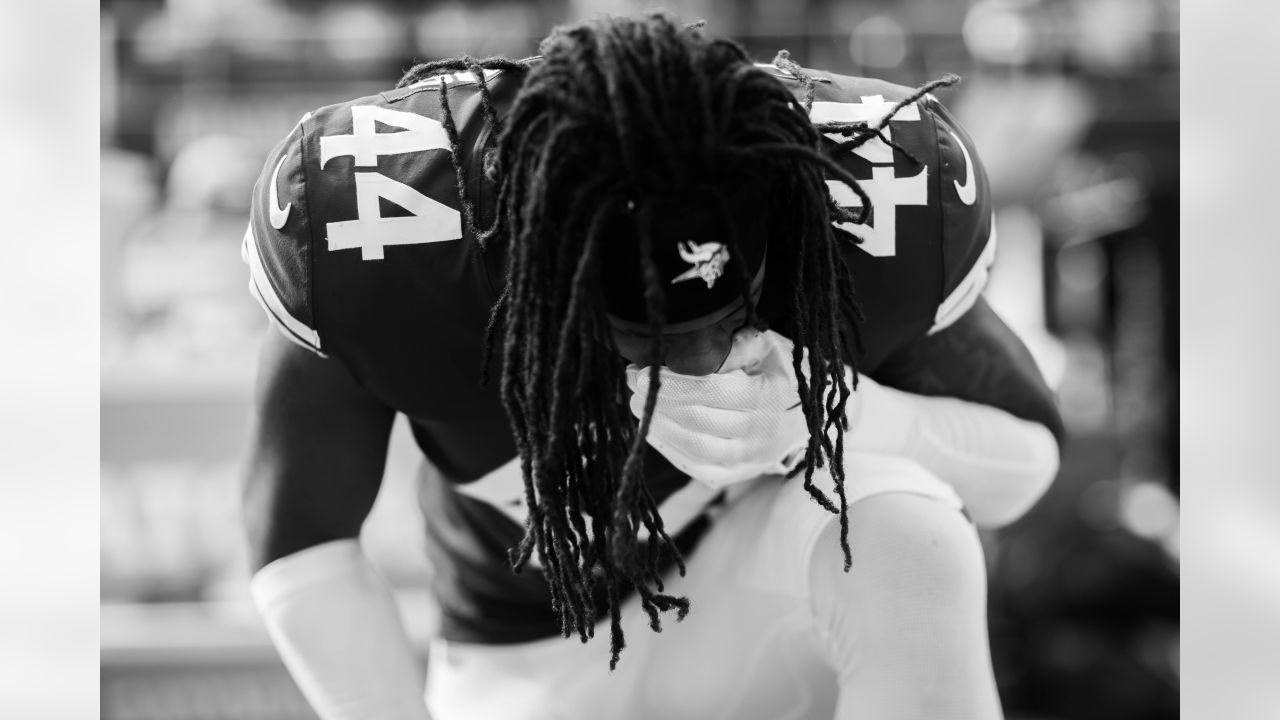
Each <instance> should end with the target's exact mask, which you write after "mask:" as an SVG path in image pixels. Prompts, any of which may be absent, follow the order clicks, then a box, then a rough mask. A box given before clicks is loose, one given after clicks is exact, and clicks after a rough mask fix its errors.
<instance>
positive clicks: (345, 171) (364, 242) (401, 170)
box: [242, 71, 497, 355]
mask: <svg viewBox="0 0 1280 720" xmlns="http://www.w3.org/2000/svg"><path fill="white" fill-rule="evenodd" d="M495 74H497V72H496V71H495ZM442 83H447V84H448V87H449V93H450V97H449V99H450V104H451V106H452V114H453V119H454V122H455V125H456V127H457V130H458V133H459V139H460V140H459V141H460V147H461V149H462V151H463V155H464V157H463V159H462V163H461V164H462V165H463V166H464V169H465V170H466V174H467V175H468V177H469V179H470V180H471V181H476V180H477V179H478V178H479V177H480V173H479V172H478V170H479V169H478V167H476V168H473V167H472V166H478V165H479V163H475V162H473V159H474V156H475V155H476V153H473V152H472V149H473V148H475V147H477V146H478V145H479V143H480V142H481V141H482V140H483V135H484V134H485V130H486V128H485V127H484V121H483V113H481V112H480V111H479V98H478V93H477V92H476V90H475V87H476V83H475V78H474V77H471V76H470V74H469V73H454V74H452V75H444V76H439V77H433V78H430V79H428V80H424V81H422V82H419V83H416V84H414V85H411V86H408V87H405V88H400V89H397V90H392V91H388V92H385V93H381V94H379V95H373V96H368V97H364V98H359V99H357V100H353V101H351V102H348V103H342V104H339V105H331V106H328V107H324V108H321V109H319V110H316V111H314V112H312V113H307V115H306V116H304V117H303V118H302V120H300V121H299V122H298V124H297V126H295V127H294V128H293V130H292V131H291V132H290V133H289V135H288V136H287V137H285V139H284V140H283V141H282V142H281V143H280V144H279V145H277V146H276V147H275V149H274V150H272V151H271V154H270V155H269V156H268V158H267V162H266V164H265V165H264V166H263V170H262V173H261V175H260V176H259V178H258V182H257V184H256V185H255V186H254V191H253V201H252V206H251V211H250V221H249V228H248V231H247V232H246V233H245V238H244V245H243V250H242V254H243V256H244V259H245V262H246V263H248V265H249V268H250V289H251V291H252V292H253V294H254V296H255V297H256V298H257V299H258V300H259V302H260V303H261V304H262V306H263V307H264V308H265V309H266V311H267V315H268V317H269V318H270V319H271V321H272V323H273V324H274V325H276V326H277V327H278V328H279V329H280V330H281V331H282V332H284V333H285V335H286V336H287V337H289V339H291V340H293V341H295V342H298V343H299V344H301V345H303V346H304V347H307V348H308V349H311V350H313V351H315V352H317V353H320V354H322V355H324V354H327V353H328V352H329V351H330V347H329V345H331V344H332V339H331V338H329V337H328V334H327V333H326V327H327V326H326V320H325V318H326V315H325V312H324V309H325V307H333V305H332V303H335V302H341V300H339V299H338V298H337V297H336V295H337V294H338V293H340V292H341V290H342V288H343V287H347V286H348V284H349V283H348V280H350V279H351V278H348V277H346V275H345V274H357V273H361V272H366V271H367V269H368V267H367V266H368V265H369V263H379V262H380V261H382V260H384V259H385V258H386V257H388V256H394V255H395V254H396V253H399V252H411V249H410V247H402V246H422V245H426V244H430V243H438V242H449V241H456V240H460V239H462V237H463V232H464V229H463V223H462V215H461V212H460V204H459V201H458V199H457V173H456V171H455V169H454V162H453V158H452V150H451V148H450V142H449V138H448V135H447V134H446V132H445V130H444V125H443V123H442V117H443V116H442V110H441V107H440V94H439V90H440V86H441V84H442ZM472 176H475V177H472ZM472 199H473V202H476V203H477V204H479V203H480V201H481V200H482V198H481V194H480V193H473V196H472ZM476 209H477V211H480V210H481V208H480V207H477V208H476ZM330 255H335V256H337V255H340V256H341V258H344V259H349V260H350V261H351V262H345V261H344V262H329V261H328V257H329V256H330ZM322 260H324V261H325V262H321V261H322ZM366 261H368V262H366ZM361 266H366V267H364V268H362V267H361Z"/></svg>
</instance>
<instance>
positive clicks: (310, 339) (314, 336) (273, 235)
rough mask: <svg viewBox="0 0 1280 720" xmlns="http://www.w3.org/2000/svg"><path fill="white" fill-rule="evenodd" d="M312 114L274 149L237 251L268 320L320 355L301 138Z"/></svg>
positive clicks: (321, 349)
mask: <svg viewBox="0 0 1280 720" xmlns="http://www.w3.org/2000/svg"><path fill="white" fill-rule="evenodd" d="M310 119H311V113H307V114H306V115H305V116H303V118H302V119H301V120H299V121H298V124H297V125H296V126H294V128H293V130H291V131H290V132H289V134H288V135H287V136H286V137H285V138H284V140H282V141H280V143H279V144H278V145H276V146H275V148H274V149H272V151H271V154H270V155H268V157H267V162H266V163H265V165H264V166H263V169H262V173H261V174H260V175H259V176H258V181H257V183H256V184H255V185H254V188H253V199H252V202H251V205H250V211H249V227H248V228H247V229H246V230H245V233H244V242H243V244H242V245H241V248H240V256H241V258H242V259H243V260H244V262H245V263H246V264H247V265H248V266H249V292H250V294H252V295H253V297H254V299H256V300H257V301H258V303H259V304H260V305H261V306H262V309H263V310H264V311H266V314H267V318H268V319H269V320H270V322H271V324H272V325H273V326H275V327H276V328H277V329H278V330H280V332H282V333H284V335H285V337H287V338H289V339H290V340H292V341H293V342H295V343H297V344H299V345H301V346H303V347H305V348H307V349H308V350H311V351H312V352H316V353H319V354H321V355H324V349H323V345H322V343H321V339H320V333H319V331H318V330H317V323H316V318H315V313H314V304H313V302H312V290H313V286H312V243H311V226H310V213H308V207H307V202H306V174H305V172H304V168H303V154H302V147H303V139H304V137H305V135H306V132H307V124H308V121H309V120H310Z"/></svg>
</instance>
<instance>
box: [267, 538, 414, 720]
mask: <svg viewBox="0 0 1280 720" xmlns="http://www.w3.org/2000/svg"><path fill="white" fill-rule="evenodd" d="M250 588H251V590H252V592H253V598H254V602H255V603H256V604H257V606H258V610H259V612H260V613H261V614H262V617H263V619H264V620H265V622H266V626H267V631H268V632H269V633H270V635H271V639H272V641H273V642H274V643H275V646H276V649H277V651H279V653H280V657H281V658H282V659H283V660H284V663H285V665H286V666H287V667H288V669H289V672H290V674H291V675H292V676H293V679H294V681H295V682H296V683H297V684H298V687H299V688H300V689H301V690H302V694H303V695H304V696H306V698H307V701H308V702H310V703H311V706H312V707H313V708H314V709H315V711H316V713H317V714H318V715H319V716H320V717H321V718H322V719H323V720H427V718H428V715H427V709H426V704H425V703H424V701H423V688H424V684H425V681H424V678H425V673H424V672H423V671H422V668H421V666H420V664H419V662H418V659H417V656H416V655H415V654H414V652H413V648H412V647H411V646H410V644H409V639H408V636H407V635H406V633H405V631H404V626H403V624H402V622H401V619H400V614H399V609H398V608H397V607H396V603H395V598H394V597H393V595H392V593H391V589H390V588H389V587H388V586H387V584H386V581H385V580H383V579H382V577H381V576H380V575H379V574H378V572H377V570H376V569H375V568H374V567H373V565H372V564H371V563H370V562H369V560H368V559H367V558H366V557H365V555H364V553H363V552H362V551H361V549H360V544H359V542H358V541H356V540H336V541H333V542H328V543H324V544H322V545H317V546H315V547H311V548H307V549H306V550H302V551H299V552H297V553H294V554H292V555H288V556H286V557H283V558H280V559H278V560H276V561H274V562H272V563H270V564H269V565H267V566H266V567H264V568H262V569H261V570H259V571H258V572H257V573H256V574H254V576H253V580H252V581H251V583H250Z"/></svg>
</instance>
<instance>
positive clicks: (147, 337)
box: [100, 0, 1181, 720]
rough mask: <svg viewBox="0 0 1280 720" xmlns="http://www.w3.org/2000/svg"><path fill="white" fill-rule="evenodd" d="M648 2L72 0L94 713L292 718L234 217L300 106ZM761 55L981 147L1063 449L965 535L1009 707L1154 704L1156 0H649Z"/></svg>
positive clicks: (1161, 402) (1165, 474)
mask: <svg viewBox="0 0 1280 720" xmlns="http://www.w3.org/2000/svg"><path fill="white" fill-rule="evenodd" d="M647 7H649V5H648V4H646V3H637V2H627V1H625V0H612V1H603V2H592V1H589V0H574V1H569V0H559V1H555V2H550V1H548V2H513V1H506V2H498V1H494V2H467V3H462V2H410V1H409V0H377V1H375V0H368V1H361V2H352V1H339V0H102V3H101V25H100V27H101V44H100V54H101V57H100V61H101V104H100V109H101V125H100V127H101V158H100V167H101V264H100V268H101V270H100V273H101V274H100V282H101V435H100V437H101V551H100V552H101V558H100V561H101V588H100V596H101V603H102V608H101V683H102V685H101V712H102V717H103V718H110V719H113V720H124V719H126V718H129V719H141V718H156V719H165V720H181V719H183V718H223V717H225V718H262V719H264V720H265V719H268V718H269V719H272V720H276V719H279V720H283V719H285V718H312V717H314V716H313V715H312V714H311V713H310V711H309V710H308V709H307V707H306V705H305V703H304V702H303V701H302V699H301V697H300V696H299V695H298V693H297V691H296V690H295V689H294V688H293V686H292V684H291V682H290V681H289V680H288V678H287V675H286V674H285V673H284V670H283V667H282V666H281V665H280V663H279V661H278V659H276V656H275V654H274V651H273V650H272V649H271V647H270V644H269V642H268V640H267V638H266V636H265V633H264V631H263V630H262V628H261V626H260V624H259V623H258V620H257V617H256V614H255V613H254V611H253V609H252V608H251V606H250V604H249V599H248V593H247V581H248V570H247V559H246V553H245V549H244V545H243V540H242V538H241V535H240V529H239V525H238V518H237V501H238V485H239V473H240V472H241V470H242V463H243V451H244V448H245V442H246V439H247V432H248V427H247V424H248V417H249V404H250V397H251V393H252V385H253V380H254V364H255V360H256V346H257V343H258V341H259V339H260V337H261V335H262V333H263V332H264V331H266V329H267V328H266V322H265V319H264V317H263V315H262V312H261V310H260V309H259V308H258V306H257V305H256V303H254V301H253V300H252V299H251V298H250V296H249V294H248V292H247V289H246V283H247V273H246V270H245V268H244V266H243V265H241V262H240V258H239V243H240V238H241V235H242V233H243V231H244V225H245V222H246V218H247V213H248V199H249V194H250V190H251V188H252V185H253V182H254V179H255V178H256V175H257V173H258V171H259V169H260V167H261V163H262V161H263V158H265V156H266V153H267V151H268V150H269V149H270V147H271V146H272V145H273V144H274V143H275V142H276V141H277V140H279V138H280V137H282V136H283V135H284V134H285V133H287V132H288V130H289V129H290V128H291V127H292V126H293V125H294V123H295V122H296V121H297V118H298V117H300V116H301V115H302V114H303V113H304V112H306V111H308V110H311V109H314V108H316V107H319V106H322V105H327V104H330V103H333V102H339V101H343V100H347V99H350V98H354V97H358V96H361V95H367V94H372V93H375V92H378V91H380V90H384V89H386V88H387V87H389V86H391V85H393V84H394V82H395V80H396V79H397V78H398V77H399V75H400V74H401V72H402V71H403V70H404V69H406V68H407V67H408V66H409V65H410V64H411V63H412V62H413V61H414V60H416V59H430V58H435V57H443V56H448V55H452V54H457V53H462V52H469V53H471V54H475V55H486V54H498V53H500V54H507V55H510V56H513V57H523V56H527V55H532V54H534V53H535V52H536V47H537V42H538V40H539V39H540V38H541V37H543V36H544V35H545V34H546V33H547V31H548V30H549V29H550V28H551V27H552V26H553V25H554V24H556V23H559V22H564V21H569V20H574V19H579V18H583V17H587V16H590V15H592V14H595V13H598V12H608V13H614V14H622V13H631V12H636V11H640V10H643V9H646V8H647ZM664 7H666V8H667V9H669V10H672V11H674V12H677V13H678V14H680V15H681V16H682V17H683V18H685V19H687V20H694V19H698V18H705V19H706V20H708V23H709V27H710V30H711V31H712V32H713V33H715V34H718V35H725V36H730V37H734V38H736V39H738V40H740V41H741V42H743V43H744V45H745V46H746V47H747V48H748V50H749V51H750V52H751V53H752V54H753V55H754V56H755V57H756V58H757V59H758V60H759V61H762V62H767V61H769V60H770V59H772V57H773V56H774V54H775V53H776V52H777V51H778V50H779V49H783V48H785V49H788V50H790V51H791V53H792V56H793V57H794V58H795V59H796V60H797V61H799V62H800V63H801V64H802V65H805V66H808V67H814V68H821V69H825V70H830V71H833V72H840V73H847V74H860V75H871V76H877V77H882V78H885V79H888V80H891V81H895V82H899V83H902V84H907V85H918V84H920V83H922V82H924V81H927V80H929V79H932V78H934V77H937V76H939V75H942V74H943V73H946V72H955V73H958V74H960V75H963V76H964V78H965V81H964V83H963V84H961V85H960V86H958V87H957V88H955V89H953V90H948V91H944V93H943V94H942V95H941V99H942V100H943V101H944V102H945V103H947V104H948V105H949V106H951V108H952V109H953V110H954V111H955V112H956V113H957V115H958V116H959V117H960V119H961V120H962V122H963V123H964V124H965V125H966V126H967V127H968V129H969V130H970V133H971V134H972V135H973V137H974V139H975V141H976V143H977V145H978V147H979V148H980V149H981V151H982V154H983V158H984V161H985V163H986V166H987V169H988V171H989V173H990V176H991V181H992V185H993V191H994V194H995V196H996V200H997V203H998V207H997V223H998V226H999V234H1000V240H1001V246H1000V250H999V256H998V258H997V262H996V269H995V272H994V274H993V279H992V283H991V287H990V289H989V291H988V298H989V299H990V301H991V303H992V305H993V306H995V307H996V309H997V310H998V311H999V312H1000V313H1001V314H1002V315H1003V316H1004V317H1005V319H1006V320H1007V321H1008V322H1009V324H1010V325H1012V326H1013V327H1014V328H1015V329H1016V330H1018V332H1019V333H1020V334H1021V335H1022V336H1023V337H1024V339H1025V340H1026V341H1027V343H1028V345H1029V346H1030V347H1031V348H1032V351H1033V354H1034V355H1035V356H1036V358H1037V360H1038V361H1039V362H1040V365H1041V367H1042V369H1043V370H1044V372H1045V375H1046V377H1048V378H1049V380H1050V382H1051V384H1052V385H1053V386H1054V388H1055V389H1056V390H1057V392H1058V395H1059V398H1060V403H1061V407H1062V411H1063V413H1064V415H1065V417H1066V420H1067V424H1068V428H1069V432H1070V440H1069V442H1068V445H1067V449H1066V453H1065V455H1064V458H1063V469H1062V473H1061V475H1060V477H1059V479H1058V481H1057V483H1056V484H1055V485H1054V487H1053V488H1052V489H1051V491H1050V492H1049V494H1048V496H1047V497H1046V498H1045V499H1044V500H1043V501H1042V502H1041V503H1040V504H1039V505H1038V506H1037V507H1036V508H1035V509H1034V510H1033V511H1032V512H1031V513H1030V514H1029V515H1028V516H1027V517H1026V518H1025V519H1023V520H1022V521H1020V522H1019V523H1017V524H1016V525H1015V526H1013V527H1011V528H1008V529H1005V530H1002V531H1000V532H998V533H988V534H987V535H986V536H985V537H984V542H985V544H986V546H987V556H988V561H989V565H990V627H991V636H992V646H993V647H992V649H993V654H994V660H995V664H996V672H997V678H998V682H999V686H1000V691H1001V694H1002V698H1003V701H1004V705H1005V709H1006V712H1007V714H1008V715H1009V717H1010V718H1011V719H1013V720H1017V719H1022V720H1058V719H1062V720H1065V719H1075V718H1081V719H1084V718H1088V719H1090V720H1107V719H1109V718H1117V719H1119V718H1126V719H1129V718H1136V719H1139V720H1141V719H1144V718H1151V719H1156V718H1174V717H1176V716H1177V713H1178V692H1179V678H1180V669H1179V668H1180V664H1179V657H1180V652H1179V646H1180V645H1179V625H1178V620H1179V600H1178V590H1179V576H1180V572H1179V568H1180V561H1179V558H1180V550H1179V548H1180V542H1179V538H1180V532H1179V517H1180V511H1179V508H1180V500H1179V499H1180V495H1181V493H1180V484H1179V462H1178V450H1179V447H1178V432H1177V429H1178V420H1179V418H1178V387H1179V385H1178V377H1179V363H1178V347H1179V342H1178V341H1179V316H1178V302H1177V298H1178V285H1177V281H1178V262H1179V261H1178V238H1179V179H1180V171H1179V170H1180V168H1179V144H1178V140H1179V32H1178V28H1179V6H1178V4H1177V3H1176V2H1173V1H1172V0H977V1H976V2H975V1H968V2H957V1H956V0H897V1H895V2H888V1H875V2H872V1H868V2H849V1H848V0H845V1H842V2H836V1H828V0H793V1H791V2H786V3H782V2H771V1H769V0H706V1H703V2H668V3H666V4H665V5H664ZM416 463H417V459H416V453H415V451H414V448H413V446H412V441H411V439H410V438H409V436H408V433H407V429H406V428H405V427H404V426H401V425H397V428H396V432H395V434H394V436H393V440H392V456H391V460H390V462H389V463H388V469H387V477H386V480H385V482H384V491H383V493H382V496H381V497H380V498H379V501H378V504H377V506H376V507H375V510H374V515H373V517H372V518H371V520H370V522H369V524H368V525H367V527H366V549H367V550H368V551H369V553H370V554H371V555H372V556H373V558H374V560H375V561H376V562H377V563H378V564H379V565H380V566H381V567H382V569H383V570H384V572H385V573H386V574H387V575H388V577H389V579H390V580H391V581H392V582H393V584H394V585H395V586H396V587H397V589H398V591H399V594H400V599H401V603H402V608H403V610H404V611H405V613H406V616H407V618H408V621H409V626H410V631H411V633H412V634H413V635H414V637H415V639H417V640H418V641H419V642H425V639H426V638H428V637H429V636H430V634H431V632H432V629H433V626H434V622H435V619H434V615H433V612H432V608H431V604H430V600H429V598H428V597H427V596H426V595H425V594H424V577H425V573H426V572H427V568H426V566H425V560H424V558H423V557H422V553H421V531H420V529H419V528H420V523H421V520H420V518H418V516H417V512H416V509H415V508H416V501H415V500H414V498H413V490H412V487H411V483H412V482H413V477H412V476H413V471H414V468H415V467H416Z"/></svg>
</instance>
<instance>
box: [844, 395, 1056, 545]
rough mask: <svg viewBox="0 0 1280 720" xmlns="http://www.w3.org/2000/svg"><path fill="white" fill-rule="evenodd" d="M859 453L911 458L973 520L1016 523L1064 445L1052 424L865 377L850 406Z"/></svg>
mask: <svg viewBox="0 0 1280 720" xmlns="http://www.w3.org/2000/svg"><path fill="white" fill-rule="evenodd" d="M849 407H850V411H849V433H848V436H847V439H846V443H847V444H848V446H849V447H850V449H852V450H863V451H869V452H880V453H887V454H892V455H901V456H905V457H909V458H911V459H913V460H915V461H916V462H919V463H920V464H921V465H922V466H924V467H925V468H926V469H928V470H929V471H931V472H933V473H934V474H935V475H937V476H938V477H939V478H941V479H942V480H944V481H946V482H947V483H949V484H951V486H952V487H954V488H955V490H956V492H957V493H958V494H959V495H960V498H961V499H962V500H963V501H964V503H965V506H966V508H967V509H968V511H969V514H970V515H971V516H972V517H973V520H974V522H976V523H977V524H979V525H982V526H986V527H996V526H1000V525H1005V524H1008V523H1011V522H1013V521H1014V520H1017V519H1018V518H1019V517H1021V516H1022V515H1023V514H1024V513H1026V512H1027V510H1029V509H1031V506H1032V505H1034V504H1035V503H1036V501H1037V500H1039V499H1040V497H1041V496H1042V495H1043V494H1044V492H1045V490H1047V489H1048V487H1049V484H1050V483H1051V482H1053V478H1054V476H1055V475H1056V474H1057V472H1058V463H1059V457H1058V444H1057V441H1056V440H1055V439H1054V437H1053V434H1052V433H1051V432H1049V429H1048V428H1046V427H1045V426H1043V425H1041V424H1039V423H1036V422H1031V421H1029V420H1022V419H1020V418H1017V417H1014V416H1013V415H1011V414H1009V413H1007V412H1005V411H1003V410H1000V409H998V408H994V407H990V406H988V405H981V404H978V403H973V402H967V401H964V400H956V399H954V398H944V397H925V396H923V395H914V394H911V393H906V392H902V391H900V390H894V389H892V388H887V387H884V386H883V385H880V384H879V383H877V382H875V381H874V380H871V379H870V378H868V377H866V376H860V377H859V378H858V390H857V392H856V393H854V396H853V398H852V399H851V400H850V403H849Z"/></svg>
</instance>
